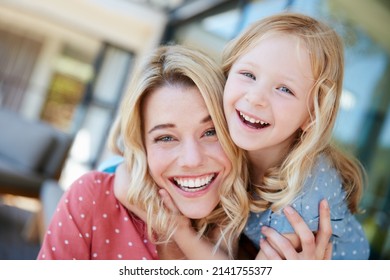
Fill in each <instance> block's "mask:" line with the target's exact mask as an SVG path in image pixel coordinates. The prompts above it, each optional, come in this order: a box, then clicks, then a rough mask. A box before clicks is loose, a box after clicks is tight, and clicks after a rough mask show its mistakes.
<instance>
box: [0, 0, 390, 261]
mask: <svg viewBox="0 0 390 280" xmlns="http://www.w3.org/2000/svg"><path fill="white" fill-rule="evenodd" d="M283 10H291V11H298V12H302V13H305V14H308V15H311V16H314V17H316V18H318V19H320V20H323V21H326V22H328V23H329V24H330V25H332V26H333V27H334V28H335V29H336V30H337V31H338V32H339V34H340V35H341V36H342V38H343V39H344V43H345V54H346V56H345V64H346V69H345V79H344V92H343V96H342V100H341V109H340V113H339V116H338V120H337V124H336V127H335V130H334V139H335V141H336V142H337V143H338V144H339V145H341V146H342V147H343V148H344V149H346V150H348V151H350V152H351V153H353V154H355V155H356V156H357V157H358V158H359V159H360V160H361V162H362V163H363V165H364V167H365V168H366V170H367V173H368V178H369V180H368V185H367V188H366V190H365V193H364V198H363V201H362V204H361V206H362V208H363V209H365V213H364V214H362V215H359V216H358V218H359V220H360V221H361V222H362V224H363V226H364V229H365V231H366V233H367V236H368V238H369V240H370V244H371V256H370V258H371V259H390V231H389V229H390V172H389V169H390V110H389V109H390V105H389V104H390V75H389V74H390V65H389V54H390V29H389V27H390V1H389V0H257V1H256V0H253V1H249V0H247V1H244V0H243V1H230V0H34V1H30V0H0V259H35V258H36V255H37V253H38V250H39V244H40V240H41V239H40V238H41V237H42V232H44V229H45V226H46V225H47V222H48V220H50V215H51V212H52V211H53V209H54V208H53V207H55V204H56V203H57V201H58V197H59V195H60V194H61V192H59V194H58V192H57V191H58V190H61V191H63V190H65V189H66V188H67V187H68V186H69V184H70V183H72V182H73V181H74V180H75V179H77V177H78V176H80V175H81V174H83V173H84V172H86V171H87V170H91V169H96V168H98V167H99V166H100V165H101V164H102V163H103V162H106V161H107V160H109V159H111V157H112V154H110V152H109V151H108V150H107V148H106V137H107V134H108V131H109V127H110V125H111V124H112V122H113V119H114V118H115V115H116V112H117V108H118V104H119V103H120V100H121V97H122V95H123V93H124V91H125V89H126V86H127V83H128V81H129V78H130V77H131V75H132V71H133V70H134V68H135V67H137V59H139V58H140V57H141V56H142V55H143V54H144V53H145V52H148V51H150V50H151V49H153V48H154V47H156V46H158V45H160V44H164V43H168V42H174V43H179V44H185V45H190V46H192V47H196V48H199V49H201V50H203V51H204V52H206V53H208V54H210V55H211V56H212V57H213V58H215V59H216V60H220V55H221V51H222V49H223V47H224V45H225V44H226V42H228V41H229V40H230V39H232V38H234V37H235V36H236V35H237V34H238V33H240V32H241V31H242V29H243V28H245V27H246V26H247V25H248V24H249V23H251V22H252V21H254V20H257V19H260V18H263V17H266V16H268V15H271V14H274V13H277V12H280V11H283ZM54 154H55V157H53V155H54ZM50 187H51V188H50ZM53 189H54V192H57V194H54V193H52V192H51V191H53ZM50 190H51V191H50Z"/></svg>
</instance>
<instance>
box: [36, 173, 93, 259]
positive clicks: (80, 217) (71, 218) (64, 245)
mask: <svg viewBox="0 0 390 280" xmlns="http://www.w3.org/2000/svg"><path fill="white" fill-rule="evenodd" d="M93 183H94V179H93V174H91V173H88V174H86V175H83V176H82V177H80V178H79V179H78V180H76V181H75V182H74V183H73V184H72V185H71V187H70V189H69V190H68V191H67V192H65V194H64V195H63V196H62V198H61V200H60V202H59V204H58V207H57V210H56V212H55V213H54V215H53V218H52V220H51V222H50V225H49V227H48V230H47V232H46V234H45V237H44V240H43V243H42V247H41V249H40V252H39V254H38V259H45V260H55V259H62V260H70V259H77V260H82V259H91V253H90V252H91V249H90V247H91V244H90V240H91V238H88V237H89V236H88V235H89V232H90V229H91V224H92V219H93V213H92V211H91V205H92V203H94V193H93V192H92V188H91V187H92V186H93Z"/></svg>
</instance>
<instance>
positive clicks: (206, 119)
mask: <svg viewBox="0 0 390 280" xmlns="http://www.w3.org/2000/svg"><path fill="white" fill-rule="evenodd" d="M209 121H211V116H210V115H208V116H206V117H205V118H203V119H202V120H201V121H200V123H207V122H209ZM174 127H176V125H174V124H173V123H163V124H158V125H156V126H154V127H152V128H151V129H150V130H149V131H148V133H151V132H153V131H155V130H158V129H165V128H174Z"/></svg>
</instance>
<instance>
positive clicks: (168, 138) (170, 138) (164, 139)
mask: <svg viewBox="0 0 390 280" xmlns="http://www.w3.org/2000/svg"><path fill="white" fill-rule="evenodd" d="M173 140H174V139H173V137H172V136H161V137H158V138H156V139H154V141H155V142H170V141H173Z"/></svg>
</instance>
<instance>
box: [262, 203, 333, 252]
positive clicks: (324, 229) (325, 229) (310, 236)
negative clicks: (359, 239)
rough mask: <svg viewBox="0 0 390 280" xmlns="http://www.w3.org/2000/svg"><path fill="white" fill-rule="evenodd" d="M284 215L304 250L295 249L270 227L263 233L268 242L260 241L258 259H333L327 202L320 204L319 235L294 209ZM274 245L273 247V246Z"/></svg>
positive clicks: (264, 228) (286, 209)
mask: <svg viewBox="0 0 390 280" xmlns="http://www.w3.org/2000/svg"><path fill="white" fill-rule="evenodd" d="M283 211H284V213H285V215H286V217H287V219H288V220H289V222H290V223H291V226H292V227H293V228H294V230H295V234H296V235H297V236H298V237H299V241H300V244H301V248H302V250H300V251H299V252H298V251H297V250H296V249H295V247H294V246H293V244H292V243H291V242H290V240H289V239H288V238H286V237H285V236H283V235H281V234H279V233H278V232H277V231H276V230H274V229H272V228H270V227H263V228H262V233H263V234H264V235H265V236H266V238H267V240H265V239H262V240H261V241H260V252H259V254H258V255H257V257H256V259H269V260H271V259H273V260H275V259H276V260H278V259H279V260H280V259H287V260H313V259H314V260H329V259H331V257H332V243H330V242H329V239H330V237H331V235H332V226H331V223H330V211H329V206H328V203H327V201H326V200H323V201H321V203H320V224H319V229H318V233H317V234H316V235H314V233H313V232H312V231H311V230H310V229H309V228H308V226H307V225H306V223H305V222H304V220H303V219H302V218H301V216H300V215H299V214H298V213H297V212H296V211H295V210H294V209H293V208H292V207H286V208H285V209H284V210H283ZM271 244H272V246H271Z"/></svg>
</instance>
